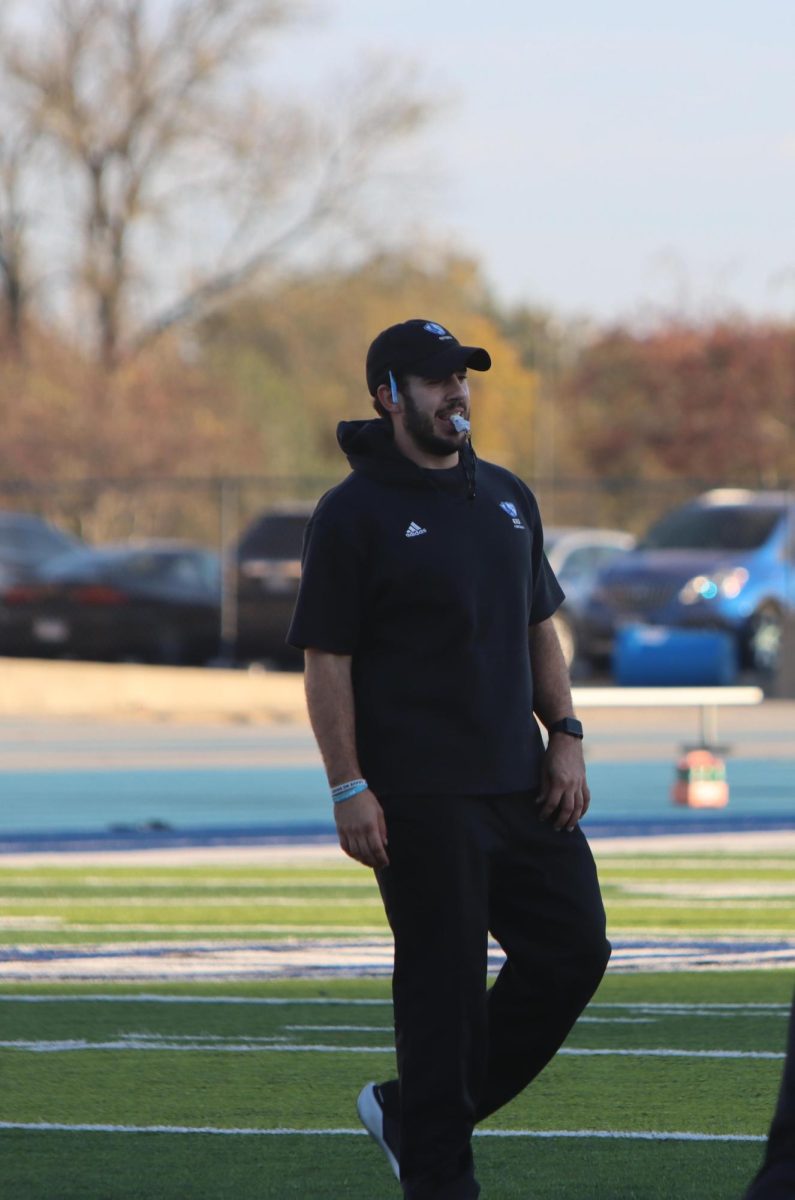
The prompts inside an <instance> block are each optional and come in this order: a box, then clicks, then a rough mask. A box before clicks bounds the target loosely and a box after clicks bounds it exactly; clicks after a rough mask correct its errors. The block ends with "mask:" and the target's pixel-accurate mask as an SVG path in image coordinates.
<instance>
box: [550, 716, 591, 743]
mask: <svg viewBox="0 0 795 1200" xmlns="http://www.w3.org/2000/svg"><path fill="white" fill-rule="evenodd" d="M549 732H550V733H568V734H569V735H570V736H571V737H577V738H581V737H582V735H583V729H582V722H581V721H578V720H577V718H576V717H564V718H563V720H562V721H555V723H554V725H550V727H549Z"/></svg>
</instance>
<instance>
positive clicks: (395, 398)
mask: <svg viewBox="0 0 795 1200" xmlns="http://www.w3.org/2000/svg"><path fill="white" fill-rule="evenodd" d="M389 390H390V392H391V393H392V403H393V404H394V405H397V404H399V403H400V401H399V400H398V385H397V384H396V383H395V376H394V375H393V374H392V372H391V371H390V372H389Z"/></svg>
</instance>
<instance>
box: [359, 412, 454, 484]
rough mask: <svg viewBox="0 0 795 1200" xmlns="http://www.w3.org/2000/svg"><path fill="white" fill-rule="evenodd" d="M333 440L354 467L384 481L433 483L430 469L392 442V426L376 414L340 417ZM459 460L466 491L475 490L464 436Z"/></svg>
mask: <svg viewBox="0 0 795 1200" xmlns="http://www.w3.org/2000/svg"><path fill="white" fill-rule="evenodd" d="M337 441H338V442H339V445H340V449H341V450H342V452H343V454H344V455H345V456H346V458H347V459H348V462H349V463H350V465H351V468H352V469H353V470H354V471H360V472H361V473H362V474H363V475H370V476H372V477H373V478H375V479H380V480H382V481H383V482H385V483H399V484H401V485H402V486H403V487H418V488H428V487H433V483H432V480H431V479H430V478H429V477H430V476H431V475H432V472H431V471H428V470H423V469H422V468H421V467H418V466H417V464H416V463H414V462H412V461H411V459H410V458H406V456H405V454H401V453H400V451H399V450H398V448H397V446H396V445H395V439H394V438H393V436H392V430H391V429H390V428H389V426H388V425H387V423H386V421H384V420H383V419H382V418H380V417H376V418H374V419H371V420H369V421H340V423H339V425H338V426H337ZM460 455H461V460H462V462H463V465H464V471H465V473H466V477H467V480H468V483H469V494H470V495H471V496H474V494H475V461H476V460H475V454H474V451H473V450H472V447H471V446H470V444H469V441H468V440H467V441H466V442H465V443H464V445H463V446H462V447H461V451H460Z"/></svg>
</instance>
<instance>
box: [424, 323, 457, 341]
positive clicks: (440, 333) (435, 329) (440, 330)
mask: <svg viewBox="0 0 795 1200" xmlns="http://www.w3.org/2000/svg"><path fill="white" fill-rule="evenodd" d="M422 328H423V329H427V330H428V333H435V334H436V336H437V337H445V338H449V337H452V334H449V333H448V332H447V330H446V329H445V327H444V325H437V324H436V322H435V321H426V322H425V324H424V325H423V327H422Z"/></svg>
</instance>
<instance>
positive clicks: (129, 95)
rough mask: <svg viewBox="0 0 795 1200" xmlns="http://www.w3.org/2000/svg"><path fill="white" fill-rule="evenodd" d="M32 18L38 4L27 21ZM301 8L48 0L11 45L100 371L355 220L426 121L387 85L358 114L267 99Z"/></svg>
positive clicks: (264, 2) (374, 84) (378, 83)
mask: <svg viewBox="0 0 795 1200" xmlns="http://www.w3.org/2000/svg"><path fill="white" fill-rule="evenodd" d="M31 7H32V5H31V4H28V5H27V6H26V9H27V11H28V14H29V12H30V9H31ZM300 11H301V5H300V3H298V0H291V2H290V3H287V2H286V0H285V2H282V0H170V2H169V3H168V4H166V5H163V4H162V3H161V4H157V3H154V2H153V0H41V3H39V13H40V15H42V16H44V17H45V18H46V19H45V20H44V21H43V22H42V26H41V29H40V31H38V33H37V35H36V36H35V37H34V36H32V35H31V30H30V25H29V23H28V24H26V25H24V26H22V27H19V28H18V29H17V31H16V35H15V36H13V37H12V36H10V35H6V37H5V38H4V39H3V45H2V48H1V49H0V61H2V60H4V62H3V65H4V66H5V69H6V73H7V76H8V78H9V79H11V80H12V81H14V83H15V85H16V88H17V91H16V95H17V97H18V103H19V104H20V105H21V110H22V111H21V116H22V117H24V120H25V121H26V122H27V123H28V124H29V125H30V126H31V127H32V128H34V129H36V130H37V131H40V133H41V134H42V136H43V137H45V138H46V139H47V140H48V142H49V143H50V144H51V146H52V147H54V149H55V151H56V154H57V161H58V165H59V172H60V174H59V186H60V187H61V189H62V190H63V195H64V196H65V203H64V204H63V209H64V210H65V212H66V214H67V217H68V219H69V220H70V221H71V222H72V223H73V225H74V231H73V235H72V236H71V237H70V236H68V235H67V236H66V237H65V238H64V243H65V244H66V245H68V246H69V247H70V250H71V260H70V262H69V268H68V270H69V278H70V280H71V282H72V284H73V286H74V288H75V293H74V297H73V302H77V303H79V302H81V301H82V303H83V304H87V305H88V321H89V326H90V328H91V329H92V331H93V340H94V348H95V352H96V355H97V359H98V361H99V362H100V363H101V364H102V365H103V366H104V367H106V368H108V369H110V368H112V367H114V366H115V365H116V364H117V363H118V361H119V360H120V358H122V357H123V356H124V355H125V354H130V353H132V352H134V351H135V350H136V349H138V348H140V347H141V346H142V345H144V344H146V343H147V342H149V341H151V340H152V339H153V338H156V337H158V336H159V335H160V334H162V333H163V332H164V331H165V330H166V329H169V328H171V327H172V326H174V325H177V324H179V323H183V322H185V321H187V320H190V319H193V318H195V317H196V316H198V315H200V314H201V313H202V312H204V311H206V309H207V308H208V306H210V305H212V304H214V303H217V302H218V301H219V300H220V299H222V298H224V297H226V296H228V295H229V294H230V293H231V292H232V291H233V290H235V289H236V288H238V287H240V285H241V284H243V283H246V282H248V281H250V280H251V279H252V278H253V277H254V276H255V275H256V274H257V273H258V272H261V271H262V270H263V269H264V268H266V267H267V266H269V265H271V264H273V263H276V262H279V261H281V260H283V258H284V256H285V255H286V254H287V253H288V252H289V251H290V250H291V249H292V248H293V247H295V246H296V245H297V244H300V243H305V242H306V240H307V239H308V238H309V237H310V236H315V235H317V234H318V232H319V231H322V230H324V229H325V230H328V229H330V228H332V227H337V228H339V227H341V226H342V225H343V224H344V222H345V221H346V220H349V219H350V217H351V215H352V212H353V209H354V207H355V206H354V205H353V199H354V197H355V195H356V193H357V191H358V190H360V189H361V188H362V186H363V183H364V182H365V181H366V179H367V177H368V175H370V174H372V171H373V168H374V164H375V163H376V162H377V161H378V159H379V157H382V156H383V154H384V152H385V151H387V152H388V150H389V148H390V146H391V145H393V144H394V143H395V142H396V141H399V140H400V139H401V138H402V137H404V136H405V135H406V134H407V133H409V132H411V131H413V129H414V128H416V126H417V124H418V123H419V122H420V121H421V120H422V119H423V118H424V115H425V108H424V105H423V104H422V103H421V102H420V101H418V100H417V99H416V98H412V97H410V96H406V95H405V94H404V92H403V90H402V88H397V87H395V86H394V85H393V84H392V83H390V82H389V81H388V80H387V81H386V82H385V81H384V79H383V77H379V78H372V77H371V79H370V80H369V82H368V85H367V87H366V89H365V94H364V96H362V95H361V94H360V95H358V96H357V97H356V99H355V102H354V104H353V106H352V107H351V108H349V109H348V110H347V111H342V110H339V111H336V112H330V113H323V114H318V113H317V112H314V113H313V112H312V111H311V110H308V109H306V108H304V107H298V106H294V107H290V106H289V105H287V104H286V103H279V104H271V103H269V101H268V99H267V97H266V96H265V95H264V93H263V91H262V88H261V85H260V84H258V82H257V81H256V79H255V77H254V75H253V73H252V72H251V70H250V67H251V65H252V63H253V62H254V60H255V59H256V61H257V62H259V61H260V60H261V57H262V53H263V51H264V50H265V49H267V48H268V46H269V44H270V43H271V42H274V41H275V40H276V38H277V35H279V34H281V33H282V31H283V30H284V28H285V26H286V25H287V23H288V22H289V21H292V20H294V19H295V18H296V15H297V14H298V13H299V12H300Z"/></svg>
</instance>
